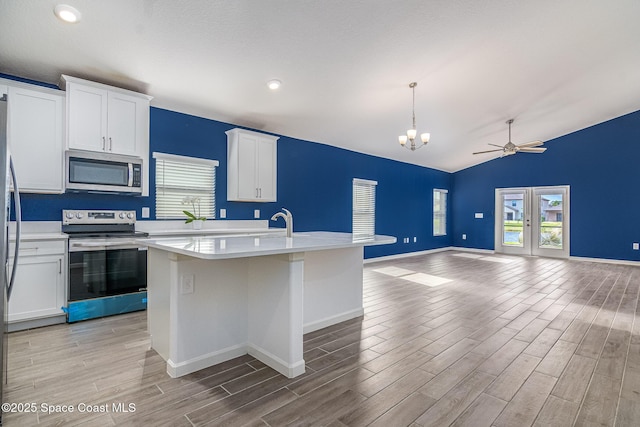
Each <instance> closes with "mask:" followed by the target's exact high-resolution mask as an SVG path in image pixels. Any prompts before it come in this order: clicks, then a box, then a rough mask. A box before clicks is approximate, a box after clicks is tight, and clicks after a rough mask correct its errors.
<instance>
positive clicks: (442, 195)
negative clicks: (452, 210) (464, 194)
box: [433, 189, 449, 236]
mask: <svg viewBox="0 0 640 427" xmlns="http://www.w3.org/2000/svg"><path fill="white" fill-rule="evenodd" d="M448 192H449V191H448V190H438V189H434V190H433V235H434V236H446V235H447V193H448Z"/></svg>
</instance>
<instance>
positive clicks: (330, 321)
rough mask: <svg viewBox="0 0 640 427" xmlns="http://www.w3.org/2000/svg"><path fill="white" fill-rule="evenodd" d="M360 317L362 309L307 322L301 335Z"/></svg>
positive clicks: (362, 313)
mask: <svg viewBox="0 0 640 427" xmlns="http://www.w3.org/2000/svg"><path fill="white" fill-rule="evenodd" d="M362 315H364V308H362V307H360V308H356V309H354V310H349V311H347V312H344V313H340V314H337V315H335V316H331V317H326V318H324V319H320V320H317V321H314V322H309V323H307V324H306V325H303V333H304V334H308V333H309V332H313V331H317V330H318V329H322V328H326V327H327V326H331V325H335V324H336V323H340V322H344V321H345V320H351V319H354V318H356V317H360V316H362Z"/></svg>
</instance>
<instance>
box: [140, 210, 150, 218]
mask: <svg viewBox="0 0 640 427" xmlns="http://www.w3.org/2000/svg"><path fill="white" fill-rule="evenodd" d="M149 215H150V213H149V208H142V215H141V216H142V218H149Z"/></svg>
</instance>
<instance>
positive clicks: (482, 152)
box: [473, 148, 503, 154]
mask: <svg viewBox="0 0 640 427" xmlns="http://www.w3.org/2000/svg"><path fill="white" fill-rule="evenodd" d="M495 151H503V150H502V148H501V149H499V150H487V151H477V152H475V153H473V154H484V153H493V152H495Z"/></svg>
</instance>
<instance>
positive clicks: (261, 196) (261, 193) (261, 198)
mask: <svg viewBox="0 0 640 427" xmlns="http://www.w3.org/2000/svg"><path fill="white" fill-rule="evenodd" d="M260 198H261V199H262V188H261V189H260Z"/></svg>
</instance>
